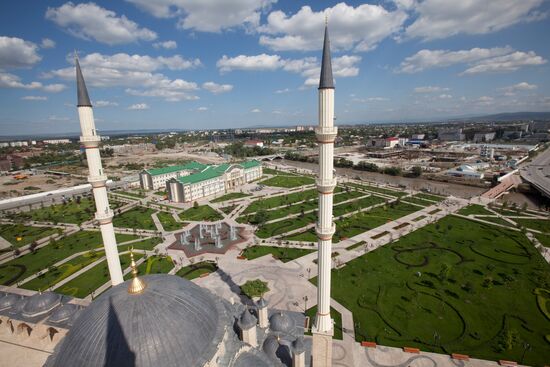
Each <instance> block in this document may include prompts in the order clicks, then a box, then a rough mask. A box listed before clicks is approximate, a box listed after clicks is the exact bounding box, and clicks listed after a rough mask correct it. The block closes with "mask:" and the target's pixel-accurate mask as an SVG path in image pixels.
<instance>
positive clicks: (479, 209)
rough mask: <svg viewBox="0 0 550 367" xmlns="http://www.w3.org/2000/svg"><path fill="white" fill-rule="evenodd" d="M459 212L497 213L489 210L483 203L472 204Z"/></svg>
mask: <svg viewBox="0 0 550 367" xmlns="http://www.w3.org/2000/svg"><path fill="white" fill-rule="evenodd" d="M458 214H462V215H495V214H494V213H493V212H491V211H489V210H487V209H486V208H485V207H484V206H483V205H478V204H470V205H468V206H465V207H464V208H462V209H460V210H459V211H458Z"/></svg>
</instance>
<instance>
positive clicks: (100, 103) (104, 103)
mask: <svg viewBox="0 0 550 367" xmlns="http://www.w3.org/2000/svg"><path fill="white" fill-rule="evenodd" d="M93 104H94V106H95V107H116V106H118V103H117V102H111V101H102V100H100V101H94V103H93Z"/></svg>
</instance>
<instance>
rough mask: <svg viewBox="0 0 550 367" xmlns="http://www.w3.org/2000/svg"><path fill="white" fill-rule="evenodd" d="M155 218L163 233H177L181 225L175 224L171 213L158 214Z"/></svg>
mask: <svg viewBox="0 0 550 367" xmlns="http://www.w3.org/2000/svg"><path fill="white" fill-rule="evenodd" d="M157 217H158V219H159V220H160V223H161V224H162V227H163V228H164V230H165V231H177V230H178V229H181V228H182V224H183V223H179V222H176V219H174V216H173V215H172V213H166V212H158V213H157Z"/></svg>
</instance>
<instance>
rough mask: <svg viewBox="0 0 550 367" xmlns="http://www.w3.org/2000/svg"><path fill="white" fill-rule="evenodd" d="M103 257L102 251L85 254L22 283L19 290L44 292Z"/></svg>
mask: <svg viewBox="0 0 550 367" xmlns="http://www.w3.org/2000/svg"><path fill="white" fill-rule="evenodd" d="M104 255H105V252H104V251H90V252H87V253H85V254H84V255H80V256H77V257H75V258H74V259H72V260H70V261H68V262H66V263H64V264H62V265H60V266H59V267H53V268H52V269H49V270H48V271H47V272H46V273H44V274H42V275H40V276H38V277H36V278H34V279H33V280H31V281H29V282H27V283H24V284H23V285H22V286H21V288H25V289H31V290H34V291H41V290H46V289H48V288H50V287H53V286H54V285H55V284H57V283H59V282H60V281H62V280H63V279H65V278H67V277H69V276H71V275H73V274H74V273H76V272H78V271H80V270H81V269H83V268H85V267H86V266H88V265H90V264H91V263H93V262H94V261H96V260H99V259H100V258H101V257H102V256H104Z"/></svg>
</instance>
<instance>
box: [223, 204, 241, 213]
mask: <svg viewBox="0 0 550 367" xmlns="http://www.w3.org/2000/svg"><path fill="white" fill-rule="evenodd" d="M236 207H237V205H231V206H224V207H223V208H220V210H221V211H222V212H224V213H225V214H229V213H231V212H232V211H233V210H234V209H235V208H236Z"/></svg>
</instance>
